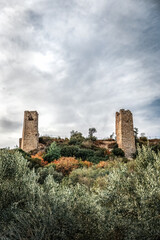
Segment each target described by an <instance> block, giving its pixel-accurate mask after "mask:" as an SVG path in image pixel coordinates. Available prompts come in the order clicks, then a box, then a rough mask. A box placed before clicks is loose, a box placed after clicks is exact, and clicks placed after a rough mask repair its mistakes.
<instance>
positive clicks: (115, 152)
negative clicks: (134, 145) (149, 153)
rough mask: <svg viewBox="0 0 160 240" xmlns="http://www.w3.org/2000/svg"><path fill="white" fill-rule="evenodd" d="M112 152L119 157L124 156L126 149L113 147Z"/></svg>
mask: <svg viewBox="0 0 160 240" xmlns="http://www.w3.org/2000/svg"><path fill="white" fill-rule="evenodd" d="M112 153H113V154H114V155H115V156H117V157H124V156H125V154H124V151H123V150H122V149H121V148H113V150H112Z"/></svg>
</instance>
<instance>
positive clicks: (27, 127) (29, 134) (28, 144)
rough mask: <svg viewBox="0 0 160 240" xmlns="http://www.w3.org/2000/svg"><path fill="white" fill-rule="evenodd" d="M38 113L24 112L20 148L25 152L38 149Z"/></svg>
mask: <svg viewBox="0 0 160 240" xmlns="http://www.w3.org/2000/svg"><path fill="white" fill-rule="evenodd" d="M38 142H39V133H38V113H37V111H25V112H24V123H23V133H22V138H20V142H19V145H20V148H21V149H22V150H24V151H25V152H29V151H31V150H34V149H37V148H38Z"/></svg>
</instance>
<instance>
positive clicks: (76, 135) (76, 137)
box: [69, 130, 85, 145]
mask: <svg viewBox="0 0 160 240" xmlns="http://www.w3.org/2000/svg"><path fill="white" fill-rule="evenodd" d="M84 139H85V138H84V137H83V135H82V133H81V132H78V131H74V130H72V131H71V137H70V141H69V144H70V145H79V144H81V143H82V142H83V141H84Z"/></svg>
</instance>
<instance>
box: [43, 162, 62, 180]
mask: <svg viewBox="0 0 160 240" xmlns="http://www.w3.org/2000/svg"><path fill="white" fill-rule="evenodd" d="M38 175H39V178H38V182H39V183H40V184H43V183H44V182H45V180H46V178H47V177H48V175H50V176H52V177H53V180H54V181H55V182H58V183H60V182H61V181H62V179H63V175H62V173H60V172H57V171H56V170H55V169H54V167H53V166H51V165H50V166H49V167H44V168H39V169H38Z"/></svg>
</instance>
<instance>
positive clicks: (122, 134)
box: [19, 109, 136, 158]
mask: <svg viewBox="0 0 160 240" xmlns="http://www.w3.org/2000/svg"><path fill="white" fill-rule="evenodd" d="M116 137H117V144H118V147H119V148H121V149H122V150H123V151H124V153H125V156H126V157H127V158H131V157H132V154H133V153H135V151H136V146H135V137H134V131H133V117H132V113H131V112H130V111H129V110H124V109H121V110H120V112H116ZM101 142H102V143H103V144H102V146H101V147H103V148H107V149H108V144H110V143H111V142H110V141H109V143H108V142H107V141H104V140H101ZM19 147H20V148H21V149H23V150H24V151H25V152H29V151H31V150H34V149H38V147H39V133H38V113H37V111H25V112H24V123H23V134H22V138H20V143H19Z"/></svg>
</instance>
